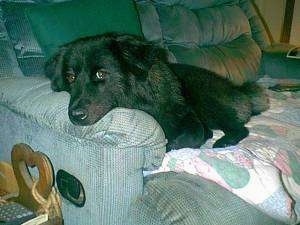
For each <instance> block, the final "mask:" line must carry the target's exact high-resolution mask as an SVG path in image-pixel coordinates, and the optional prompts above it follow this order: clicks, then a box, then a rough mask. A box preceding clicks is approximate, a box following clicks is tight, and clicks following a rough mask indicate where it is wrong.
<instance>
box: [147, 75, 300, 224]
mask: <svg viewBox="0 0 300 225" xmlns="http://www.w3.org/2000/svg"><path fill="white" fill-rule="evenodd" d="M261 82H262V83H263V82H264V83H265V84H266V83H267V84H269V85H271V84H272V82H273V80H267V81H266V80H265V81H264V80H261ZM268 95H269V96H270V109H269V110H268V111H266V112H264V113H262V114H261V115H258V116H255V117H252V119H251V121H250V122H249V123H248V124H247V127H248V128H249V130H250V135H249V136H248V137H247V138H245V139H244V140H243V141H241V142H240V143H239V144H238V145H237V146H233V147H227V148H217V149H213V148H211V146H212V143H213V142H214V141H215V140H216V139H218V138H219V137H220V136H221V135H223V134H222V132H219V131H217V132H214V138H213V139H211V140H209V141H208V142H207V143H206V144H205V145H204V146H202V147H201V148H200V149H179V150H175V151H171V152H169V153H167V154H166V156H165V158H164V161H163V163H162V166H161V167H160V168H159V169H158V170H156V171H153V172H151V173H157V172H167V171H176V172H187V173H190V174H195V175H198V176H201V177H203V178H206V179H209V180H212V181H214V182H216V183H218V184H219V185H221V186H223V187H224V188H226V189H228V190H229V191H231V192H233V193H234V194H236V195H238V196H239V197H241V198H242V199H244V200H245V201H247V202H249V203H251V204H252V205H254V206H255V207H257V208H258V209H260V210H262V211H263V212H265V213H267V214H268V215H270V216H271V217H273V218H275V219H278V220H281V221H283V222H285V223H288V224H293V223H294V222H295V221H298V222H299V216H300V206H299V205H300V91H298V92H275V91H270V90H268Z"/></svg>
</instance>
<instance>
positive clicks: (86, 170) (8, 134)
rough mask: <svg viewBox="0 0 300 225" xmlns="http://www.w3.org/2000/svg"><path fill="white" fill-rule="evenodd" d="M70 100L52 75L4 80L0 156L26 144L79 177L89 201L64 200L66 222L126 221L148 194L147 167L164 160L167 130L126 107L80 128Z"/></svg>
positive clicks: (114, 223)
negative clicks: (52, 83)
mask: <svg viewBox="0 0 300 225" xmlns="http://www.w3.org/2000/svg"><path fill="white" fill-rule="evenodd" d="M68 101H69V95H68V94H67V93H66V92H60V93H56V92H53V91H52V90H51V89H50V81H49V80H48V79H46V78H43V77H40V78H34V77H24V78H17V79H14V78H1V79H0V113H1V117H0V124H1V135H0V159H1V160H7V161H9V160H10V151H11V149H12V146H13V145H14V144H16V143H19V142H24V143H26V144H29V145H30V146H31V147H32V148H33V149H35V150H37V151H42V152H43V153H45V154H46V155H48V156H49V158H50V159H51V161H52V163H53V167H54V170H55V172H56V171H57V170H58V169H64V170H66V171H68V172H69V173H71V174H72V175H74V176H75V177H77V178H78V179H79V180H80V181H81V182H82V184H83V186H84V188H85V193H86V198H87V200H86V204H85V206H84V207H83V208H77V207H75V206H73V205H71V204H70V203H69V202H67V201H66V200H64V204H63V214H64V218H65V224H72V225H82V224H103V225H120V224H125V221H124V220H125V219H126V218H127V213H128V209H129V206H130V204H131V202H133V201H134V200H135V199H136V198H137V197H138V196H139V195H141V194H142V192H143V173H142V171H143V170H150V169H153V168H155V167H157V166H159V165H160V164H161V161H162V158H163V156H164V152H165V144H166V140H165V137H164V134H163V131H162V129H161V128H160V126H159V125H158V124H157V122H156V121H155V120H154V119H153V118H152V117H151V116H149V115H148V114H146V113H144V112H142V111H139V110H132V109H124V108H116V109H114V110H112V111H111V112H109V113H108V114H107V115H106V116H105V117H103V118H102V119H101V120H100V121H99V122H98V123H96V124H95V125H93V126H86V127H80V126H74V125H72V124H71V122H70V121H69V118H68V113H67V107H68ZM82 215H84V216H82Z"/></svg>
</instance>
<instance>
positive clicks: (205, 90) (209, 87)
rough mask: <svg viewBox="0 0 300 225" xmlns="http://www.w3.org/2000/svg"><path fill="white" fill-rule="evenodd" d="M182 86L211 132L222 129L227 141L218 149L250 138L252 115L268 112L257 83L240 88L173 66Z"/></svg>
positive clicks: (211, 75)
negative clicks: (246, 125)
mask: <svg viewBox="0 0 300 225" xmlns="http://www.w3.org/2000/svg"><path fill="white" fill-rule="evenodd" d="M169 67H170V68H171V70H172V71H173V72H174V73H175V74H176V76H177V77H178V78H179V80H180V81H181V83H182V88H183V94H184V96H185V98H186V100H187V102H188V103H189V104H190V105H192V106H193V108H194V110H195V111H196V113H197V115H198V117H199V119H200V120H201V121H202V122H203V123H204V124H205V125H206V126H207V127H208V129H207V132H211V131H210V129H221V130H222V131H223V132H224V133H225V136H226V137H225V138H224V139H225V140H224V139H223V140H221V139H220V140H221V141H219V142H218V141H217V142H216V144H215V145H214V146H215V147H224V146H226V145H232V144H236V143H238V141H239V140H241V139H243V138H244V137H246V136H247V135H248V130H247V129H246V128H245V127H244V125H245V124H246V123H247V122H248V121H249V120H250V117H251V115H254V114H258V113H260V112H262V111H264V110H266V109H267V108H268V99H267V97H266V96H265V95H264V94H263V91H262V89H261V88H260V87H259V86H257V85H256V84H254V83H247V84H245V85H242V86H236V85H234V84H232V83H231V82H230V81H229V80H227V79H225V78H222V77H220V76H219V75H217V74H215V73H213V72H211V71H208V70H206V69H202V68H198V67H194V66H190V65H183V64H169Z"/></svg>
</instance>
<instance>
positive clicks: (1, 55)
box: [0, 8, 22, 77]
mask: <svg viewBox="0 0 300 225" xmlns="http://www.w3.org/2000/svg"><path fill="white" fill-rule="evenodd" d="M11 76H22V72H21V70H20V69H19V65H18V62H17V59H16V55H15V53H14V51H13V48H12V44H11V42H10V39H9V37H8V34H7V30H6V27H5V25H4V18H3V12H2V9H1V8H0V77H11Z"/></svg>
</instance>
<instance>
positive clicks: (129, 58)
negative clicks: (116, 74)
mask: <svg viewBox="0 0 300 225" xmlns="http://www.w3.org/2000/svg"><path fill="white" fill-rule="evenodd" d="M110 49H111V50H112V52H113V53H114V54H115V55H116V56H117V57H118V58H119V60H120V62H121V64H123V65H121V66H122V67H123V68H122V69H123V70H125V71H126V72H130V73H133V74H134V75H139V76H140V75H142V74H144V75H147V73H148V71H149V69H150V68H151V66H152V65H153V64H155V63H157V62H167V53H166V51H165V50H164V49H163V48H161V47H159V46H157V45H155V44H153V43H151V42H147V41H143V40H141V39H140V38H138V37H136V36H131V35H121V36H117V37H115V38H114V39H113V40H112V42H111V45H110Z"/></svg>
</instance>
